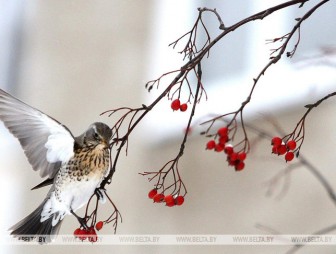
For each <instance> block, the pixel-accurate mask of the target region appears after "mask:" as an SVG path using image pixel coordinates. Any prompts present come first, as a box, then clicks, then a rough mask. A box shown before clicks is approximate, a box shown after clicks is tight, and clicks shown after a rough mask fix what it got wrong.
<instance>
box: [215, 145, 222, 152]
mask: <svg viewBox="0 0 336 254" xmlns="http://www.w3.org/2000/svg"><path fill="white" fill-rule="evenodd" d="M223 150H224V144H221V143H219V144H216V146H215V151H216V152H222V151H223Z"/></svg>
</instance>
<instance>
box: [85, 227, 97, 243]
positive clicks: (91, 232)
mask: <svg viewBox="0 0 336 254" xmlns="http://www.w3.org/2000/svg"><path fill="white" fill-rule="evenodd" d="M87 234H88V240H89V241H90V242H92V243H94V242H97V240H98V236H97V233H96V230H95V229H94V227H93V226H92V227H90V228H89V230H88V231H87Z"/></svg>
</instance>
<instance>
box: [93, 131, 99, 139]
mask: <svg viewBox="0 0 336 254" xmlns="http://www.w3.org/2000/svg"><path fill="white" fill-rule="evenodd" d="M93 137H94V138H95V139H96V140H99V134H98V133H97V132H95V133H94V135H93Z"/></svg>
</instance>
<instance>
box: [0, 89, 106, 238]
mask: <svg viewBox="0 0 336 254" xmlns="http://www.w3.org/2000/svg"><path fill="white" fill-rule="evenodd" d="M0 120H1V121H2V122H3V123H4V125H5V127H6V128H7V129H8V130H9V132H10V133H11V134H13V135H14V137H16V138H17V139H18V140H19V142H20V145H21V147H22V148H23V150H24V153H25V155H26V157H27V159H28V161H29V163H30V164H31V166H32V168H33V170H35V171H38V172H39V174H40V176H41V177H42V178H46V179H45V180H44V181H43V182H42V183H40V184H39V185H37V186H35V187H34V188H32V189H37V188H41V187H44V186H47V185H51V187H50V190H49V192H48V193H47V195H46V197H45V199H44V200H43V201H42V203H41V204H40V205H39V206H38V207H37V208H36V209H35V210H34V211H33V212H32V213H30V214H29V215H28V216H27V217H25V218H24V219H22V220H21V221H19V222H18V223H16V224H15V225H13V226H12V227H11V228H10V229H9V231H10V234H11V235H12V236H14V237H17V238H18V239H21V240H22V239H24V238H20V236H21V237H22V236H27V235H29V236H31V237H32V238H33V239H37V238H40V237H41V236H42V237H43V242H45V243H49V242H51V241H53V240H54V239H56V237H57V235H58V232H59V229H60V227H61V224H62V221H63V219H64V217H65V216H66V215H71V214H72V215H74V216H75V217H76V218H77V219H78V221H79V223H80V224H81V226H82V227H83V228H87V225H86V221H85V218H81V217H80V216H78V215H77V214H76V213H75V211H76V210H78V209H79V208H81V207H83V206H84V205H85V204H87V202H88V201H89V199H90V197H91V196H92V195H94V194H95V193H96V194H97V196H98V198H99V197H100V198H101V199H103V198H102V197H103V195H104V194H103V191H104V190H102V189H100V188H99V187H100V183H101V182H102V181H103V179H104V178H105V177H106V176H107V175H108V173H109V170H110V146H109V144H110V141H111V138H112V129H111V128H110V127H109V126H108V125H106V124H104V123H102V122H94V123H93V124H91V125H90V126H89V127H88V129H87V130H86V131H84V132H83V133H82V134H81V135H79V136H77V137H75V136H73V134H72V133H71V131H70V130H69V129H68V128H67V127H66V126H65V125H63V124H61V123H60V122H58V121H57V120H55V119H54V118H52V117H50V116H48V115H47V114H45V113H43V112H41V111H40V110H38V109H36V108H34V107H31V106H29V105H28V104H26V103H24V102H22V101H21V100H19V99H17V98H15V97H14V96H12V95H10V94H9V93H7V92H5V91H3V90H2V89H0Z"/></svg>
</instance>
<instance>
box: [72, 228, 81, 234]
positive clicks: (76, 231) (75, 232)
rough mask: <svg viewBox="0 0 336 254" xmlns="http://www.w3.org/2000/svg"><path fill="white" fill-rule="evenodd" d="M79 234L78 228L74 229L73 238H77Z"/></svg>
mask: <svg viewBox="0 0 336 254" xmlns="http://www.w3.org/2000/svg"><path fill="white" fill-rule="evenodd" d="M80 232H81V229H80V228H76V229H75V231H74V233H73V234H74V236H79V235H80Z"/></svg>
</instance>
